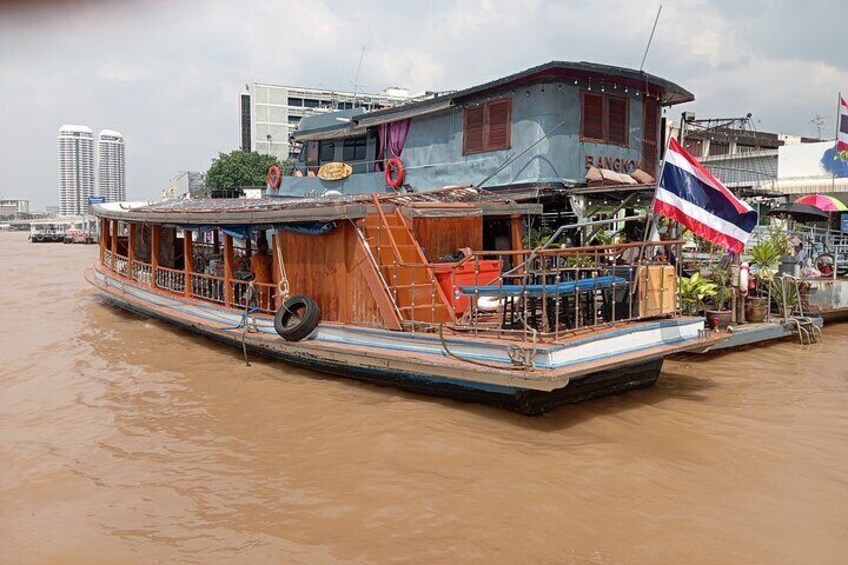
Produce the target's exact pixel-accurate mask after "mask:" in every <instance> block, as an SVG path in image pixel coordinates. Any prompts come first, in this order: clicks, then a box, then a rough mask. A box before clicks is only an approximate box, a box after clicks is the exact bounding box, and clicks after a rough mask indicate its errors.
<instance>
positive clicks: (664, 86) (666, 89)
mask: <svg viewBox="0 0 848 565" xmlns="http://www.w3.org/2000/svg"><path fill="white" fill-rule="evenodd" d="M545 79H549V80H562V79H574V80H593V81H598V82H600V83H602V84H603V83H606V84H610V85H612V84H615V85H617V86H621V87H629V88H633V89H639V90H645V91H647V92H649V93H650V94H651V95H652V96H656V97H657V98H658V99H659V100H660V103H661V104H662V105H663V106H672V105H674V104H682V103H684V102H691V101H693V100H695V96H694V95H693V94H692V93H691V92H689V91H688V90H686V89H685V88H683V87H681V86H679V85H677V84H675V83H673V82H671V81H669V80H666V79H663V78H660V77H658V76H655V75H652V74H650V73H646V72H644V71H640V70H636V69H630V68H627V67H616V66H612V65H601V64H598V63H590V62H587V61H580V62H575V61H550V62H549V63H544V64H542V65H538V66H535V67H530V68H529V69H525V70H523V71H520V72H517V73H514V74H511V75H508V76H505V77H502V78H499V79H495V80H492V81H489V82H486V83H483V84H479V85H477V86H472V87H470V88H466V89H464V90H457V91H454V92H448V93H445V94H442V95H439V96H435V97H433V98H428V99H427V100H422V101H420V102H411V103H409V104H401V105H399V106H393V107H391V108H385V109H382V110H377V111H374V112H364V113H361V114H358V115H355V116H346V118H349V121H346V122H345V123H338V124H334V125H326V124H321V125H318V124H317V123H316V127H301V128H300V129H299V130H298V131H296V132H294V133H293V134H292V138H293V139H295V140H298V141H311V140H315V139H325V138H330V137H344V136H350V135H358V134H361V133H364V132H365V129H366V128H368V127H372V126H377V125H380V124H383V123H389V122H394V121H396V120H402V119H405V118H412V117H415V116H421V115H425V114H431V113H434V112H439V111H441V110H445V109H447V108H449V107H451V106H459V105H462V103H463V102H464V101H465V99H467V98H469V97H471V96H475V95H477V94H480V93H483V92H487V91H490V90H496V89H504V88H510V87H513V86H518V85H520V84H526V83H531V82H534V81H539V80H545ZM332 115H336V114H335V113H334V114H332ZM313 123H314V122H313ZM303 125H304V126H308V125H309V122H308V121H307V122H306V123H305V124H303Z"/></svg>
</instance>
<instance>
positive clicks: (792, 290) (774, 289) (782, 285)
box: [768, 277, 798, 315]
mask: <svg viewBox="0 0 848 565" xmlns="http://www.w3.org/2000/svg"><path fill="white" fill-rule="evenodd" d="M789 280H790V279H787V278H784V277H774V278H772V279H770V280H769V281H768V285H769V291H770V294H771V301H772V304H774V305H775V306H776V307H777V311H778V312H779V313H780V314H781V315H783V313H784V309H792V308H794V307H795V305H796V304H798V291H797V287H796V286H795V284H793V283H791V282H787V281H789ZM784 291H785V292H786V300H784V298H783V293H784Z"/></svg>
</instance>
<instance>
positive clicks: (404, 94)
mask: <svg viewBox="0 0 848 565" xmlns="http://www.w3.org/2000/svg"><path fill="white" fill-rule="evenodd" d="M247 89H248V92H245V93H242V94H241V95H240V97H239V108H240V116H241V119H240V126H241V129H240V133H241V136H240V141H241V144H240V147H241V150H242V151H258V152H260V153H266V154H269V155H273V156H275V157H277V159H280V160H284V159H288V158H289V157H291V158H296V157H297V156H298V154H299V153H300V144H299V143H291V141H290V138H289V136H290V134H291V133H293V132H294V131H295V130H296V129H297V126H298V124H299V123H300V120H301V119H302V118H304V117H306V116H313V115H315V114H320V113H324V112H333V111H336V110H349V109H353V108H362V109H363V110H365V111H372V110H380V109H383V108H391V107H394V106H398V105H400V104H404V103H407V102H411V101H414V100H423V99H426V98H428V97H431V96H432V95H433V94H434V93H431V92H422V93H419V94H415V95H410V94H409V92H408V91H407V90H406V89H403V88H396V87H392V88H387V89H386V90H384V91H383V92H381V93H379V94H364V93H361V92H360V93H353V92H341V91H337V90H325V89H320V88H307V87H300V86H282V85H274V84H264V83H259V82H253V83H251V84H249V85H247Z"/></svg>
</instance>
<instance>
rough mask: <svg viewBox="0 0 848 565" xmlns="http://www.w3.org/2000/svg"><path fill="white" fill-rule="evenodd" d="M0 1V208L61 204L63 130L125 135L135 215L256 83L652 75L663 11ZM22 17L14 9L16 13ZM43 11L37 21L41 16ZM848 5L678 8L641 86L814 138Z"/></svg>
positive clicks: (209, 153)
mask: <svg viewBox="0 0 848 565" xmlns="http://www.w3.org/2000/svg"><path fill="white" fill-rule="evenodd" d="M403 4H406V3H405V2H397V1H362V0H359V1H355V2H346V1H344V0H335V1H332V2H325V1H323V0H308V1H273V0H266V1H263V2H248V1H243V2H231V1H224V0H210V1H201V0H193V1H191V2H188V1H185V2H174V1H160V0H148V1H132V0H123V1H120V2H117V1H116V2H109V1H97V0H91V1H87V2H73V1H65V2H58V1H54V2H38V1H30V2H17V3H15V2H8V1H6V2H0V196H2V197H5V198H28V199H30V200H31V201H32V206H33V208H34V209H43V208H44V206H45V205H50V204H56V203H57V200H58V196H57V194H58V190H57V155H56V136H57V133H58V130H59V127H60V126H61V125H62V124H65V123H69V124H83V125H88V126H89V127H91V128H92V130H94V132H95V133H96V132H98V131H100V130H101V129H104V128H107V129H116V130H118V131H120V132H122V133H123V134H124V137H125V139H126V144H127V179H128V180H127V191H128V197H129V198H132V199H147V198H152V197H154V196H156V195H158V194H159V192H160V191H161V189H162V188H163V187H164V186H165V185H166V184H167V182H168V180H169V178H170V177H172V176H173V175H174V174H175V173H176V172H178V171H181V170H205V169H206V168H207V167H208V165H209V163H210V160H211V159H212V158H213V157H214V156H216V155H217V153H218V152H219V151H224V152H226V151H229V150H232V149H235V148H237V147H238V143H239V109H238V94H239V93H240V92H242V90H243V89H244V84H245V83H246V82H249V81H251V80H254V79H256V80H261V81H266V82H272V83H280V84H293V85H304V86H322V87H328V88H335V89H340V90H341V89H344V90H351V89H352V82H353V80H354V77H355V75H356V68H357V64H358V62H359V55H360V50H361V48H362V46H365V48H366V51H365V59H364V63H363V66H362V71H361V75H360V79H359V82H360V88H362V89H364V90H366V91H379V90H382V89H383V88H385V87H386V86H390V85H399V86H405V87H408V88H410V89H411V90H418V89H428V90H445V89H456V88H463V87H467V86H472V85H475V84H479V83H481V82H485V81H487V80H491V79H494V78H498V77H500V76H503V75H506V74H509V73H512V72H516V71H519V70H522V69H524V68H527V67H531V66H534V65H537V64H540V63H543V62H547V61H550V60H555V59H558V60H575V61H580V60H587V61H594V62H598V63H606V64H612V65H619V66H626V67H635V68H638V67H639V63H640V61H641V58H642V53H643V50H644V47H645V43H646V41H647V38H648V35H649V33H650V29H651V25H652V23H653V18H654V16H655V14H656V9H657V7H658V5H659V2H658V1H648V2H641V1H638V0H636V1H629V2H627V1H616V2H613V1H609V2H607V1H602V0H586V1H579V0H578V1H559V2H544V1H535V0H521V1H518V2H507V1H498V0H488V1H486V0H473V1H472V0H469V1H466V0H446V1H441V0H432V1H426V0H417V1H415V2H409V3H408V4H409V6H408V7H403V8H401V7H398V6H399V5H403ZM15 6H18V7H15ZM33 6H39V7H40V8H33ZM846 21H848V2H846V1H845V0H828V1H825V0H817V1H815V2H797V1H790V0H786V1H781V0H745V1H744V2H743V1H740V0H669V1H665V2H664V3H663V11H662V16H661V18H660V23H659V27H658V29H657V35H656V37H655V39H654V45H653V47H652V49H651V52H650V54H649V56H648V62H647V64H646V65H645V70H647V71H649V72H651V73H654V74H657V75H659V76H662V77H663V78H667V79H670V80H672V81H675V82H677V83H678V84H680V85H681V86H683V87H685V88H687V89H688V90H690V91H692V92H693V93H694V94H695V97H696V99H697V100H696V101H695V102H694V103H693V104H691V105H688V107H687V108H684V107H680V106H678V107H674V108H672V109H671V110H670V114H669V115H670V116H671V117H672V118H674V119H677V118H678V117H679V115H680V111H681V110H683V109H691V110H694V111H695V112H696V113H697V114H698V116H699V117H706V116H721V117H725V116H737V115H744V114H745V113H747V112H752V113H753V114H754V117H755V119H756V120H759V122H758V123H757V127H758V129H760V130H767V131H780V132H785V133H796V134H805V135H811V134H815V129H814V128H813V126H812V125H811V124H810V123H809V122H810V120H811V119H813V117H814V116H815V115H816V114H817V113H818V114H822V115H823V116H824V117H825V135H826V136H827V137H832V136H833V128H834V113H835V111H836V94H837V92H838V91H840V90H842V91H843V92H848V55H846V52H848V51H846V47H845V39H844V37H845V35H844V34H845V27H844V26H845V22H846Z"/></svg>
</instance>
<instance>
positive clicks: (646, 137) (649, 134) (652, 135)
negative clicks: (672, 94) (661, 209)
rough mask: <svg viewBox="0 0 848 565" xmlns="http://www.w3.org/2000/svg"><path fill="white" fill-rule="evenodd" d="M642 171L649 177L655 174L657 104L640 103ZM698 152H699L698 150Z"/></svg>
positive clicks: (650, 102)
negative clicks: (641, 116)
mask: <svg viewBox="0 0 848 565" xmlns="http://www.w3.org/2000/svg"><path fill="white" fill-rule="evenodd" d="M642 114H643V126H642V170H643V171H645V172H646V173H648V174H649V175H651V176H656V174H657V137H658V133H659V127H658V126H659V119H660V116H659V102H657V101H655V100H643V101H642ZM699 152H700V150H699Z"/></svg>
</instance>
